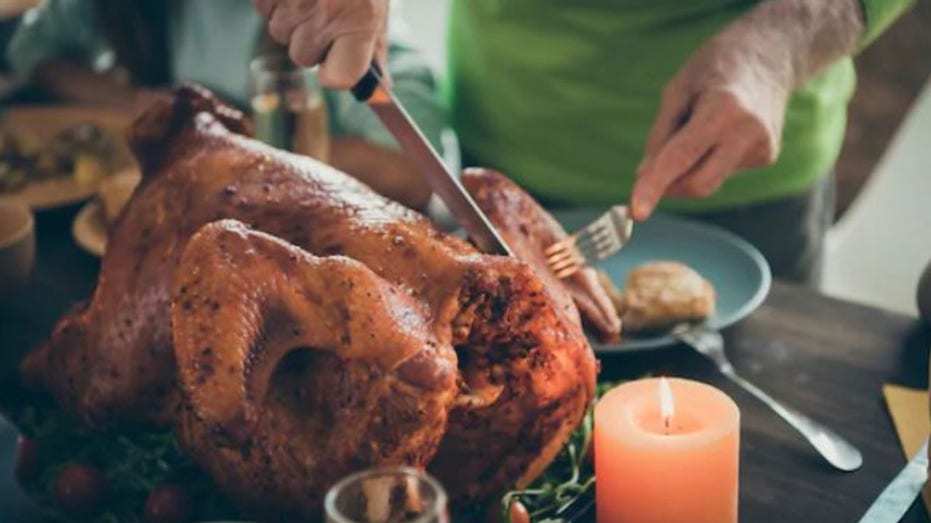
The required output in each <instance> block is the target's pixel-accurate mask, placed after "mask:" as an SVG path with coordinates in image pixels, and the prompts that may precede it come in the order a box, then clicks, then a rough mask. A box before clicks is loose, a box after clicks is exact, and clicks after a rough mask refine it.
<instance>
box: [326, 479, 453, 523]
mask: <svg viewBox="0 0 931 523" xmlns="http://www.w3.org/2000/svg"><path fill="white" fill-rule="evenodd" d="M324 507H325V510H326V520H327V523H449V515H448V512H447V508H446V492H445V491H444V490H443V487H442V486H440V484H439V483H438V482H437V481H436V480H435V479H433V478H432V477H430V476H429V475H428V474H426V473H424V472H420V471H418V470H416V469H412V468H409V467H390V468H379V469H371V470H366V471H363V472H359V473H356V474H352V475H351V476H347V477H345V478H343V479H342V480H340V481H339V483H337V484H336V485H334V486H333V488H331V489H330V491H329V492H327V495H326V499H325V500H324Z"/></svg>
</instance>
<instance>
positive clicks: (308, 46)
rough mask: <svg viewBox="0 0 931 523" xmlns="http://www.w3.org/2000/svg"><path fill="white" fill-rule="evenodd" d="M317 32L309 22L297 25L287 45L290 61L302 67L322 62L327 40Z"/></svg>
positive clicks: (325, 52)
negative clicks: (321, 37)
mask: <svg viewBox="0 0 931 523" xmlns="http://www.w3.org/2000/svg"><path fill="white" fill-rule="evenodd" d="M319 33H320V32H319V31H317V30H316V29H315V28H314V26H313V25H312V24H311V23H309V22H305V23H303V24H301V25H300V26H298V27H297V29H295V30H294V33H293V34H292V36H291V43H290V44H289V45H288V56H290V57H291V61H293V62H294V63H296V64H297V65H300V66H303V67H313V66H315V65H317V64H319V63H320V62H322V61H323V58H324V56H325V55H326V54H327V42H326V41H325V40H322V39H320V34H319Z"/></svg>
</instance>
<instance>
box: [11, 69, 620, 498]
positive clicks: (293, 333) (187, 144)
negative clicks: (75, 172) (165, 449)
mask: <svg viewBox="0 0 931 523" xmlns="http://www.w3.org/2000/svg"><path fill="white" fill-rule="evenodd" d="M249 134H250V125H249V124H248V122H247V121H246V120H245V119H244V118H243V117H242V115H241V114H240V113H239V112H237V111H235V110H233V109H231V108H229V107H228V106H225V105H223V104H222V103H220V102H219V101H218V100H216V99H215V98H214V97H213V96H212V95H210V94H209V93H207V92H206V91H204V90H202V89H199V88H196V87H190V86H189V87H184V88H180V89H179V90H178V91H177V92H176V94H175V97H174V99H173V100H172V101H170V102H168V101H165V102H160V103H158V104H156V105H155V106H153V107H152V108H150V109H149V110H148V111H147V112H146V113H144V114H143V115H142V116H141V117H140V119H139V120H138V121H137V122H136V123H135V125H134V126H133V128H132V129H131V131H130V136H129V140H130V145H131V146H132V149H133V151H134V153H135V154H136V156H137V158H138V160H139V163H140V165H141V166H142V170H143V180H142V183H141V184H140V186H139V187H138V188H137V189H136V191H135V193H134V195H133V197H132V198H131V200H130V202H129V204H128V205H127V207H126V208H125V210H124V211H123V213H122V215H121V216H120V217H119V219H118V220H117V222H116V224H115V227H114V230H113V233H112V236H111V239H110V242H109V246H108V249H107V252H106V255H105V256H104V259H103V263H102V266H101V273H100V280H99V282H98V285H97V288H96V290H95V292H94V294H93V296H92V298H91V299H90V301H89V302H88V303H86V304H85V305H82V306H79V307H77V308H75V309H74V310H73V311H71V312H70V313H69V314H68V315H67V316H65V317H64V318H63V319H62V320H61V321H60V322H59V323H58V325H57V326H56V328H55V330H54V332H53V334H52V337H51V339H50V340H49V342H48V343H47V344H46V345H44V346H43V347H41V348H39V349H38V350H36V351H35V352H33V353H32V354H31V355H29V356H28V357H27V359H26V360H25V361H24V364H23V374H24V377H25V379H26V380H27V381H28V382H30V383H34V384H38V385H41V386H44V388H45V389H46V390H48V391H49V392H50V393H51V394H52V395H53V396H54V398H55V399H56V400H57V401H58V402H59V403H60V405H61V406H62V407H63V408H65V409H67V410H69V411H71V412H73V413H74V414H76V415H78V416H79V417H80V418H81V419H83V420H84V421H85V422H87V423H88V424H90V425H92V426H98V427H101V426H106V427H112V426H117V427H119V426H123V425H126V424H142V425H145V426H153V425H154V426H165V425H170V426H172V427H173V428H174V430H175V431H176V434H177V436H178V439H179V442H180V443H181V445H182V447H184V448H185V449H186V450H188V451H189V452H190V454H191V455H192V456H193V457H194V458H195V459H196V460H197V461H198V462H199V463H200V464H201V465H202V466H203V467H204V468H205V469H206V470H207V471H208V472H209V473H210V474H211V475H212V476H213V477H214V479H215V480H216V481H217V482H218V484H219V485H220V486H221V487H223V488H224V489H225V490H226V491H227V492H229V493H230V494H232V495H233V499H236V500H238V501H239V502H241V503H242V505H243V507H244V508H245V509H247V510H250V511H253V512H255V513H259V514H285V515H307V516H316V515H318V514H319V509H320V504H321V499H322V498H321V496H322V494H323V493H324V492H325V490H326V488H327V487H328V486H329V485H331V484H332V483H333V482H334V481H335V480H336V479H338V478H339V477H340V476H342V475H344V474H346V473H348V472H350V471H352V470H357V469H361V468H365V467H370V466H375V465H387V464H408V465H412V466H416V467H421V468H427V469H429V470H430V471H432V472H433V473H435V474H436V475H437V476H438V477H439V479H440V480H441V481H442V482H443V483H444V484H445V485H446V487H447V489H448V490H449V491H450V494H451V497H452V499H453V500H454V502H457V503H464V502H470V501H476V500H483V499H486V498H488V497H490V496H492V495H493V494H496V493H500V492H501V491H503V490H504V489H506V488H508V487H510V486H513V485H518V486H520V485H525V484H527V483H528V482H529V481H531V480H532V479H533V478H534V477H536V476H537V475H538V474H539V473H540V472H541V471H542V469H543V468H544V467H545V466H546V465H547V464H548V463H549V462H550V461H551V460H552V458H553V457H554V456H555V454H556V453H557V452H558V450H559V449H560V447H561V446H562V444H563V443H564V442H565V440H566V438H567V437H568V435H569V434H570V433H571V431H572V430H573V429H574V428H575V426H576V425H577V424H578V422H579V420H580V419H581V417H582V416H583V414H584V412H585V410H586V409H587V407H588V406H589V405H590V403H591V401H592V399H593V397H594V392H595V374H596V362H595V359H594V356H593V354H592V350H591V347H590V346H589V344H588V342H587V340H586V337H585V335H584V333H583V331H582V327H581V317H580V312H579V311H580V310H581V313H582V314H581V316H584V318H585V321H586V323H587V324H588V325H589V326H591V327H592V329H594V330H595V331H596V332H597V333H598V334H599V335H600V336H601V337H604V338H612V337H616V336H617V335H618V331H619V327H620V326H619V321H618V320H617V314H616V312H615V311H614V309H613V308H612V305H611V302H610V300H609V299H608V298H607V296H606V295H605V294H604V292H603V291H602V290H601V288H600V287H599V286H598V285H597V284H596V283H595V282H596V279H595V277H594V274H592V273H591V271H583V272H582V273H579V275H577V276H576V277H574V279H573V280H572V281H566V282H563V281H560V280H557V279H556V278H555V277H553V276H552V275H551V274H550V273H549V271H548V270H547V269H546V266H545V264H544V263H543V260H542V257H541V255H540V247H541V246H542V245H545V244H548V243H549V242H551V241H552V240H554V239H559V238H562V237H564V235H565V232H564V231H563V230H562V229H561V228H560V227H559V225H558V224H557V223H556V222H555V221H554V220H552V218H550V217H549V215H548V214H547V213H546V212H545V211H544V210H543V209H542V208H541V207H539V206H538V205H537V204H536V203H535V202H534V201H533V200H532V199H531V198H530V197H529V196H528V195H527V194H526V193H524V192H523V191H521V190H520V189H519V188H518V187H517V186H516V185H514V184H513V183H511V182H510V181H508V180H507V179H506V178H504V177H503V176H501V175H500V174H497V173H494V172H491V171H483V170H475V171H470V172H468V173H466V175H465V178H464V179H465V184H466V185H467V187H468V188H469V190H470V191H471V192H472V193H473V194H474V195H475V197H476V200H477V202H478V203H479V205H480V206H481V207H482V208H483V209H484V210H485V211H486V212H487V213H488V214H489V216H490V217H491V218H492V220H493V221H494V222H495V223H496V224H497V225H498V227H499V228H500V229H501V231H502V233H503V235H504V237H505V238H506V239H507V241H508V242H509V244H510V245H511V247H512V249H513V250H514V251H515V254H516V256H515V257H501V256H491V255H485V254H482V253H480V252H478V251H477V250H476V249H475V248H474V247H473V246H472V245H471V244H470V243H468V242H466V241H464V240H462V239H460V238H458V237H455V236H452V235H448V234H445V233H443V232H440V231H439V230H438V229H436V228H435V226H434V225H433V224H432V223H431V222H430V221H429V220H427V219H426V218H424V217H423V216H421V215H419V214H417V213H416V212H414V211H411V210H409V209H406V208H404V207H402V206H401V205H399V204H397V203H394V202H392V201H389V200H387V199H385V198H383V197H381V196H379V195H377V194H375V193H374V192H372V191H371V190H370V189H369V188H368V187H366V186H365V185H363V184H361V183H360V182H357V181H356V180H354V179H352V178H350V177H348V176H347V175H344V174H342V173H340V172H339V171H336V170H334V169H332V168H330V167H328V166H326V165H324V164H321V163H319V162H316V161H314V160H313V159H310V158H307V157H302V156H297V155H292V154H290V153H286V152H283V151H279V150H275V149H273V148H270V147H268V146H265V145H263V144H261V143H259V142H257V141H254V140H252V139H251V138H249V137H248V135H249ZM576 304H578V306H576Z"/></svg>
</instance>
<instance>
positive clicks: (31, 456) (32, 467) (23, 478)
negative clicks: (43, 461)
mask: <svg viewBox="0 0 931 523" xmlns="http://www.w3.org/2000/svg"><path fill="white" fill-rule="evenodd" d="M13 474H14V476H15V477H16V480H17V481H19V482H20V483H22V484H26V483H30V482H31V481H32V480H34V479H36V476H38V475H39V445H38V444H37V443H36V442H35V440H33V439H30V438H27V437H26V436H23V435H20V436H19V437H18V438H16V464H15V465H14V466H13Z"/></svg>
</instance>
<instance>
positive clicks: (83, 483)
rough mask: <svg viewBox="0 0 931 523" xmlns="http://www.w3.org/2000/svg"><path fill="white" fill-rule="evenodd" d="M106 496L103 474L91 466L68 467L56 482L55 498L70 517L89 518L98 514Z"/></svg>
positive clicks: (79, 464)
mask: <svg viewBox="0 0 931 523" xmlns="http://www.w3.org/2000/svg"><path fill="white" fill-rule="evenodd" d="M105 494H106V482H105V481H104V477H103V474H102V473H101V472H100V471H99V470H98V469H96V468H94V467H92V466H90V465H84V464H81V463H75V464H73V465H68V466H67V467H65V469H64V470H62V471H61V475H59V476H58V480H57V481H56V482H55V498H56V499H57V500H58V504H59V506H61V508H62V510H64V512H65V513H67V514H69V515H74V516H89V515H92V514H94V513H96V512H97V511H98V510H99V509H100V508H101V505H102V504H103V501H104V496H105Z"/></svg>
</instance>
